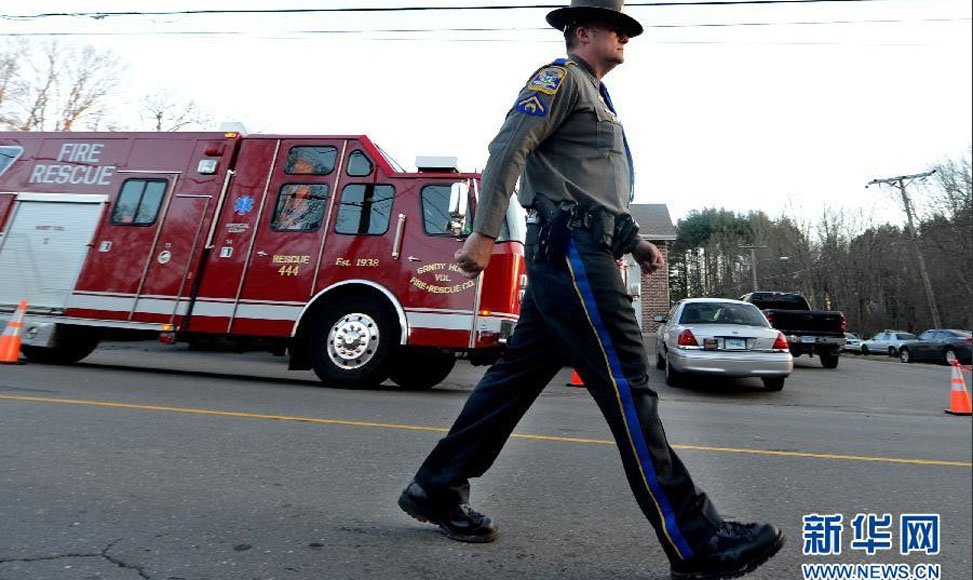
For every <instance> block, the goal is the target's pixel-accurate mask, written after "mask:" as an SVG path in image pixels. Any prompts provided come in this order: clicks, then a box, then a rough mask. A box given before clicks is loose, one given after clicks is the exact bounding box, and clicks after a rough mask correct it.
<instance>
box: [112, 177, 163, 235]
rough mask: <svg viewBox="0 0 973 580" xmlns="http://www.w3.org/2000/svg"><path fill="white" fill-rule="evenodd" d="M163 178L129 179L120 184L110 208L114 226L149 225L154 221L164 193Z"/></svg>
mask: <svg viewBox="0 0 973 580" xmlns="http://www.w3.org/2000/svg"><path fill="white" fill-rule="evenodd" d="M167 185H168V182H167V181H166V180H164V179H129V180H128V181H126V182H125V183H123V184H122V191H121V193H119V194H118V202H117V203H116V204H115V209H114V210H112V214H111V223H112V225H116V226H149V225H152V224H154V223H155V218H156V217H157V216H158V215H159V208H160V207H161V206H162V199H163V198H164V197H165V195H166V186H167Z"/></svg>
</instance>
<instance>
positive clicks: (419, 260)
mask: <svg viewBox="0 0 973 580" xmlns="http://www.w3.org/2000/svg"><path fill="white" fill-rule="evenodd" d="M408 260H409V261H410V262H421V261H422V258H417V257H415V256H409V257H408Z"/></svg>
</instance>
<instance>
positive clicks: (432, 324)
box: [407, 312, 473, 331]
mask: <svg viewBox="0 0 973 580" xmlns="http://www.w3.org/2000/svg"><path fill="white" fill-rule="evenodd" d="M407 315H408V318H409V328H432V329H436V330H466V331H469V330H470V327H471V326H472V325H473V319H472V315H471V314H438V313H433V312H409V313H408V314H407Z"/></svg>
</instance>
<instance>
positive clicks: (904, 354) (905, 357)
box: [899, 348, 912, 363]
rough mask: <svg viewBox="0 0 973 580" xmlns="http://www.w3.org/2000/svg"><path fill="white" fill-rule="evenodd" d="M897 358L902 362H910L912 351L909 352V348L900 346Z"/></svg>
mask: <svg viewBox="0 0 973 580" xmlns="http://www.w3.org/2000/svg"><path fill="white" fill-rule="evenodd" d="M899 360H900V361H902V362H904V363H911V362H912V353H911V352H909V349H907V348H900V349H899Z"/></svg>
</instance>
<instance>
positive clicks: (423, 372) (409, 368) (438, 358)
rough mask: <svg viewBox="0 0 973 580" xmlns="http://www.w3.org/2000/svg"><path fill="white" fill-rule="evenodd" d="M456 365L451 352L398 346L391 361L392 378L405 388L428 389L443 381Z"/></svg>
mask: <svg viewBox="0 0 973 580" xmlns="http://www.w3.org/2000/svg"><path fill="white" fill-rule="evenodd" d="M455 365H456V357H454V356H453V354H452V353H449V352H445V351H442V350H439V349H435V348H409V347H400V348H399V349H398V351H397V352H396V354H395V360H394V362H393V363H392V375H391V377H392V380H393V381H395V384H397V385H399V386H400V387H403V388H406V389H430V388H432V387H435V386H436V385H438V384H439V383H441V382H443V381H444V380H445V379H446V377H448V376H449V373H450V372H451V371H452V370H453V366H455Z"/></svg>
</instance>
